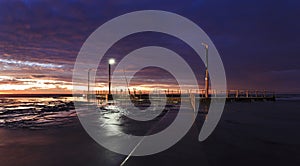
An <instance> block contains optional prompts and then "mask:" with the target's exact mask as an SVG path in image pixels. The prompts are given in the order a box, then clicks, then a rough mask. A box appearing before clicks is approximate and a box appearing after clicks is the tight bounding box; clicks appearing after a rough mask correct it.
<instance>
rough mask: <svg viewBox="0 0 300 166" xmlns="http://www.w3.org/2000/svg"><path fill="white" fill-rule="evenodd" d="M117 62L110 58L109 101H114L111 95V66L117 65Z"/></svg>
mask: <svg viewBox="0 0 300 166" xmlns="http://www.w3.org/2000/svg"><path fill="white" fill-rule="evenodd" d="M115 63H116V60H115V59H113V58H110V59H109V60H108V97H107V99H108V100H111V99H112V95H111V65H113V64H115Z"/></svg>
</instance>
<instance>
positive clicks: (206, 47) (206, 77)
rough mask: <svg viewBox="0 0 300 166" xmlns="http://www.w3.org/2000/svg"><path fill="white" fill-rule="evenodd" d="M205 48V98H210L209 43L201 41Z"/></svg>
mask: <svg viewBox="0 0 300 166" xmlns="http://www.w3.org/2000/svg"><path fill="white" fill-rule="evenodd" d="M201 44H202V45H203V46H204V48H205V58H206V70H205V98H208V90H209V80H208V79H209V76H208V44H206V43H201Z"/></svg>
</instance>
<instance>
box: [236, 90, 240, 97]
mask: <svg viewBox="0 0 300 166" xmlns="http://www.w3.org/2000/svg"><path fill="white" fill-rule="evenodd" d="M238 97H239V90H236V92H235V98H238Z"/></svg>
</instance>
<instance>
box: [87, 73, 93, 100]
mask: <svg viewBox="0 0 300 166" xmlns="http://www.w3.org/2000/svg"><path fill="white" fill-rule="evenodd" d="M91 70H92V69H91V68H90V69H89V70H88V94H87V98H89V97H90V71H91Z"/></svg>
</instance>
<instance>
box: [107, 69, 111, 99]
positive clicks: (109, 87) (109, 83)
mask: <svg viewBox="0 0 300 166" xmlns="http://www.w3.org/2000/svg"><path fill="white" fill-rule="evenodd" d="M110 75H111V73H110V64H108V94H109V95H111V78H110Z"/></svg>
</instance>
